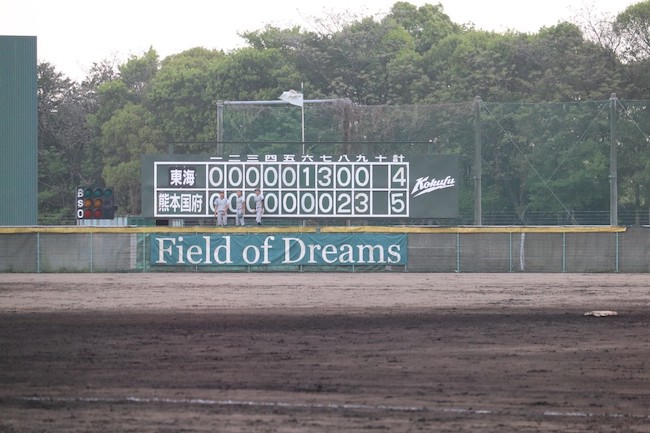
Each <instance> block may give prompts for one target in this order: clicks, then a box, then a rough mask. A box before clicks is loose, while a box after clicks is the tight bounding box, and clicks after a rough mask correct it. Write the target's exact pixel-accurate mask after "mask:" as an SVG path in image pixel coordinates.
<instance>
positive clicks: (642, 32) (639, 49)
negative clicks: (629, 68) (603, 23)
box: [614, 0, 650, 61]
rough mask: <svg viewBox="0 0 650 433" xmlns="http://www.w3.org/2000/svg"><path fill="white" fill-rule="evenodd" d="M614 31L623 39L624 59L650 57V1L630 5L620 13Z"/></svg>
mask: <svg viewBox="0 0 650 433" xmlns="http://www.w3.org/2000/svg"><path fill="white" fill-rule="evenodd" d="M614 32H615V33H616V34H617V35H618V36H619V37H621V39H622V44H623V50H622V57H623V59H624V60H626V61H639V60H645V59H648V58H649V57H650V1H649V0H646V1H643V2H640V3H637V4H634V5H632V6H629V7H628V8H627V9H625V10H624V11H623V12H621V13H620V14H618V16H617V17H616V21H615V22H614Z"/></svg>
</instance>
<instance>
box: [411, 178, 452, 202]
mask: <svg viewBox="0 0 650 433" xmlns="http://www.w3.org/2000/svg"><path fill="white" fill-rule="evenodd" d="M454 186H456V179H454V178H453V177H451V176H447V177H446V178H444V179H436V178H435V177H434V178H431V180H429V176H425V177H419V178H418V179H417V180H416V181H415V185H414V186H413V190H411V195H412V196H413V197H417V196H420V195H422V194H426V193H429V192H431V191H436V190H438V189H445V188H452V187H454Z"/></svg>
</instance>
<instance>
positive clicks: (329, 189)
mask: <svg viewBox="0 0 650 433" xmlns="http://www.w3.org/2000/svg"><path fill="white" fill-rule="evenodd" d="M458 170H459V168H458V158H457V157H455V156H432V155H426V156H421V155H420V156H416V157H412V158H408V157H407V156H405V155H373V156H367V155H336V156H334V155H319V156H311V155H244V156H241V155H230V156H228V157H201V156H188V155H146V156H145V157H144V158H143V166H142V180H143V188H142V191H143V203H142V205H143V206H142V208H143V215H146V216H149V217H154V218H157V219H163V218H164V219H168V218H205V217H212V216H213V215H214V205H213V202H214V199H215V198H216V197H218V196H219V192H220V191H224V192H225V194H226V197H228V199H229V200H230V208H231V209H234V208H235V206H234V205H235V198H236V193H237V191H238V190H241V191H242V193H243V195H244V197H245V198H246V207H247V211H248V212H247V213H252V212H253V210H254V208H255V205H254V202H253V198H254V196H253V191H254V190H255V189H256V188H260V189H261V191H262V194H263V195H264V215H265V217H279V218H332V217H337V218H454V217H456V216H457V215H458V180H457V179H458Z"/></svg>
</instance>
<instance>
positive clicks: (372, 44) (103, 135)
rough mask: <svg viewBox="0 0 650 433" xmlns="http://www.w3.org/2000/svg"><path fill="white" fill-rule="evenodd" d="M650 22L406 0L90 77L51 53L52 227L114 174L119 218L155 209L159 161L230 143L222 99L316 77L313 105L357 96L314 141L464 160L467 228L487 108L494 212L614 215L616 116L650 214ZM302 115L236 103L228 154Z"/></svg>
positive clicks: (101, 69) (46, 72) (638, 16)
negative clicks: (471, 15)
mask: <svg viewBox="0 0 650 433" xmlns="http://www.w3.org/2000/svg"><path fill="white" fill-rule="evenodd" d="M649 26H650V1H643V2H640V3H638V4H635V5H633V6H630V7H629V8H627V9H626V10H624V11H621V12H620V13H619V15H618V16H617V17H616V18H614V19H612V21H611V22H609V23H607V25H605V26H600V27H599V29H600V33H599V34H598V37H596V38H595V37H592V36H593V35H591V34H589V35H588V32H585V31H584V30H583V28H582V27H580V26H579V25H577V24H572V23H568V22H565V23H560V24H557V25H555V26H553V27H548V28H542V29H540V30H539V31H538V32H537V33H535V34H523V33H515V32H507V33H494V32H486V31H481V30H478V29H475V28H471V27H467V26H462V25H459V24H456V23H454V22H452V21H451V20H450V18H449V17H448V16H447V15H446V14H445V13H444V11H443V8H442V6H441V5H440V4H438V5H429V4H428V5H425V6H422V7H416V6H414V5H411V4H409V3H407V2H398V3H395V4H394V5H393V7H392V9H391V11H390V13H389V14H387V15H386V16H384V17H381V18H377V17H365V18H362V19H356V20H351V21H349V22H340V23H337V25H335V26H333V27H335V28H334V29H331V30H320V31H306V30H304V29H302V28H297V27H296V28H288V29H281V28H276V27H266V28H264V29H260V30H257V31H253V32H247V33H245V34H243V35H242V37H243V38H244V40H245V41H246V42H247V46H246V47H245V48H241V49H238V50H235V51H232V52H229V53H224V52H222V51H215V50H208V49H205V48H201V47H197V48H193V49H190V50H187V51H184V52H182V53H178V54H174V55H172V56H169V57H167V58H164V59H162V60H161V59H160V58H159V56H158V54H157V53H156V51H155V49H154V48H151V49H149V51H147V52H145V53H143V54H142V55H141V56H132V57H131V58H130V59H128V60H127V61H126V62H125V63H124V64H120V65H117V66H116V67H114V66H113V65H110V64H109V63H107V62H102V63H97V64H95V67H94V68H93V69H92V70H91V71H90V73H89V74H88V76H87V77H86V79H85V80H83V81H82V82H81V83H75V82H72V81H71V80H69V79H68V78H66V77H65V76H63V75H62V74H61V73H59V72H57V71H56V70H55V69H54V68H53V67H52V66H51V65H50V64H49V63H41V64H40V65H39V70H38V73H39V76H38V84H39V133H40V135H39V136H40V140H39V212H40V222H41V223H48V224H56V223H60V222H66V221H67V222H69V221H70V220H71V217H72V216H73V215H74V210H73V206H74V201H73V197H74V190H75V187H76V186H77V185H110V186H112V187H113V188H114V189H115V192H116V197H119V205H120V208H119V211H118V213H119V214H123V215H138V214H139V213H140V156H141V155H143V154H145V153H166V152H168V151H170V150H171V149H173V150H174V151H176V152H181V153H193V154H194V153H206V154H211V153H212V154H213V153H214V152H215V151H216V150H215V149H216V146H215V142H216V138H217V131H216V128H217V122H216V102H217V101H219V100H221V101H251V100H257V101H267V100H276V99H277V97H278V96H279V95H280V94H281V93H282V92H283V91H285V90H288V89H290V88H294V89H299V88H300V85H301V84H303V85H304V89H305V95H306V96H307V97H308V99H336V100H339V101H341V102H340V103H334V104H329V105H327V106H325V105H323V106H318V107H316V106H314V107H309V108H306V116H307V123H308V124H309V125H310V127H309V130H308V131H307V136H306V142H308V149H309V150H310V151H312V152H319V151H321V152H324V153H330V154H332V153H336V152H346V153H364V152H365V153H373V152H377V153H379V152H391V151H399V152H415V153H417V152H433V153H445V154H457V155H460V157H461V162H462V167H463V176H464V178H463V180H462V185H463V192H462V194H461V213H462V214H463V215H464V219H462V221H461V222H465V221H466V220H468V219H469V220H470V221H471V215H472V208H473V205H472V188H473V177H472V176H473V172H472V165H473V160H472V158H473V155H474V144H475V128H476V125H477V123H476V122H477V120H478V119H480V130H481V137H482V143H483V164H482V165H483V184H484V187H483V194H484V199H483V203H484V205H483V207H484V212H486V213H487V214H490V213H492V214H499V213H505V214H509V215H512V218H511V220H508V221H495V222H508V223H513V224H522V223H523V224H525V223H530V222H531V221H534V220H533V219H531V218H530V217H529V215H530V214H531V213H539V212H556V213H558V214H565V215H566V219H565V220H561V221H558V222H561V223H566V222H575V221H576V219H575V218H574V217H573V215H575V214H577V213H580V212H589V211H591V212H603V211H608V209H609V208H608V206H609V202H608V200H609V190H608V185H609V146H610V134H611V126H612V124H613V125H614V126H615V128H616V129H617V131H618V143H617V144H618V152H619V161H618V165H619V176H618V184H619V204H620V206H621V207H622V208H624V209H628V210H631V211H642V212H645V214H646V215H647V212H648V208H649V207H650V174H649V173H650V152H648V138H647V132H648V131H650V116H649V115H648V114H649V113H648V107H647V106H646V105H647V104H646V103H644V102H634V101H648V100H650V84H648V83H650V76H649V75H650V68H649V66H650V65H649V62H650V45H648V40H650V38H649V37H648V34H649V33H650V27H649ZM319 28H321V29H323V28H325V26H320V27H319ZM591 28H592V29H593V28H595V26H594V27H591ZM613 92H615V93H616V95H617V98H618V99H616V100H613V101H614V102H611V101H610V95H611V94H612V93H613ZM477 96H479V97H480V98H481V101H482V102H480V103H479V105H478V107H480V109H479V110H477V105H476V104H477V102H476V100H475V98H476V97H477ZM612 104H614V106H615V107H616V119H615V121H614V122H610V120H609V116H610V114H611V111H612V110H611V107H612ZM478 113H480V115H479V114H478ZM477 116H480V117H477ZM297 125H298V126H297ZM299 125H300V113H299V110H295V109H291V107H289V106H286V107H285V106H274V107H273V108H271V107H268V106H267V107H260V106H257V107H254V108H247V109H243V108H235V107H230V108H228V109H227V110H226V114H225V119H224V129H225V133H224V142H225V145H226V150H227V151H230V152H235V153H237V152H241V153H258V154H264V153H275V152H295V151H296V149H298V147H297V146H296V144H295V142H299V141H300V134H299V133H296V131H297V130H299ZM98 168H100V169H99V170H98ZM468 215H469V218H468ZM486 222H488V223H489V222H490V221H489V220H488V221H486ZM646 222H647V221H646Z"/></svg>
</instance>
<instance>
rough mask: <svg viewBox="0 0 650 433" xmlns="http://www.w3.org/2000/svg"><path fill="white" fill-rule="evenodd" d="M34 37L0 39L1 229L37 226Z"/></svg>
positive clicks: (36, 122)
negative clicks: (7, 226) (9, 226)
mask: <svg viewBox="0 0 650 433" xmlns="http://www.w3.org/2000/svg"><path fill="white" fill-rule="evenodd" d="M36 92H37V86H36V37H35V36H0V226H2V225H5V226H6V225H36V223H37V217H38V206H37V203H38V197H37V194H38V120H37V117H38V116H37V113H38V110H37V107H38V104H37V94H36Z"/></svg>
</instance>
